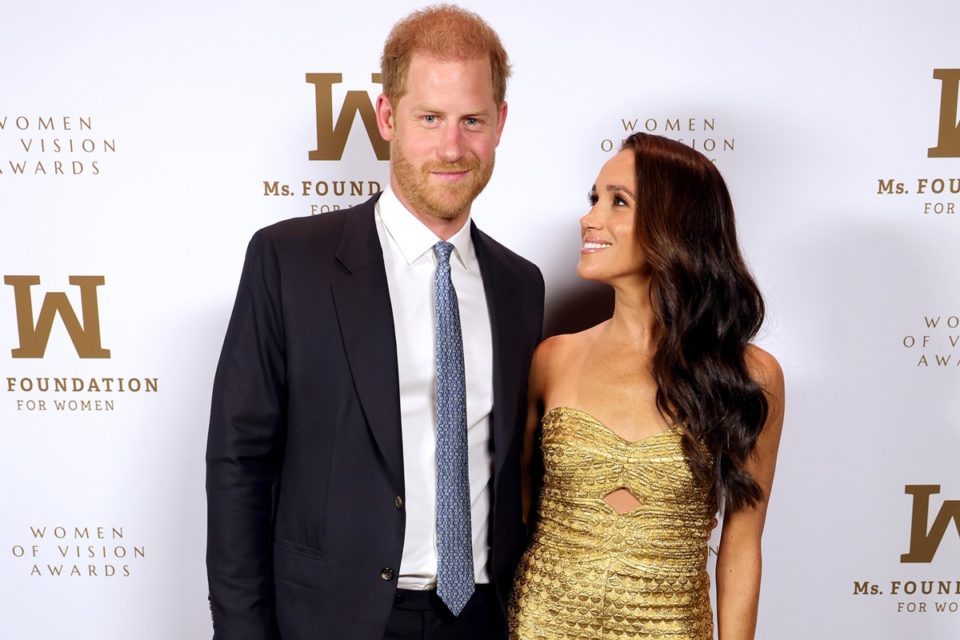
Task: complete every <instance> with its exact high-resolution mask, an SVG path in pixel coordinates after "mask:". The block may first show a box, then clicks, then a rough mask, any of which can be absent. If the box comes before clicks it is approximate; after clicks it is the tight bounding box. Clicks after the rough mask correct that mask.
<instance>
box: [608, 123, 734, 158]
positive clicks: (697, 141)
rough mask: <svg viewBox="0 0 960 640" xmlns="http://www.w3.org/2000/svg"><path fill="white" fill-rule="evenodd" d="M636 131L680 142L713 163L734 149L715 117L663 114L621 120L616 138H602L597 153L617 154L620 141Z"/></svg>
mask: <svg viewBox="0 0 960 640" xmlns="http://www.w3.org/2000/svg"><path fill="white" fill-rule="evenodd" d="M638 131H639V132H644V133H652V134H656V135H660V136H664V137H666V138H671V139H673V140H676V141H677V142H682V143H683V144H685V145H687V146H688V147H690V148H691V149H694V150H696V151H699V152H700V153H702V154H703V155H705V156H707V157H708V158H710V159H711V160H712V161H714V162H717V161H719V160H720V159H721V158H722V157H727V156H729V154H731V153H733V152H734V151H736V149H737V139H736V137H735V136H733V135H730V133H729V132H724V130H723V128H722V127H718V125H717V119H716V117H713V116H689V115H677V114H667V115H660V116H656V117H650V116H634V115H631V116H625V117H621V118H620V124H619V126H618V127H617V132H618V135H617V136H610V137H606V138H602V139H601V140H600V150H601V151H603V152H604V153H611V152H613V153H615V152H617V151H619V150H620V145H621V144H622V143H623V140H624V139H626V138H627V137H628V136H630V135H631V134H633V133H637V132H638Z"/></svg>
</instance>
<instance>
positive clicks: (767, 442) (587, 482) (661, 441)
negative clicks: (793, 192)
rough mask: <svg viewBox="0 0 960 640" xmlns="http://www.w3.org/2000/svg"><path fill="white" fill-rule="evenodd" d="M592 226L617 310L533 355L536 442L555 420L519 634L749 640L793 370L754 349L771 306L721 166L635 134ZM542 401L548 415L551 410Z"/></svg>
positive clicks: (608, 169)
mask: <svg viewBox="0 0 960 640" xmlns="http://www.w3.org/2000/svg"><path fill="white" fill-rule="evenodd" d="M590 204H591V208H590V211H589V212H588V213H587V214H586V215H585V216H583V218H581V220H580V226H581V235H582V238H583V244H582V248H581V251H580V262H579V264H578V266H577V271H578V273H579V274H580V276H581V277H583V278H586V279H588V280H596V281H598V282H603V283H606V284H608V285H610V286H611V287H613V290H614V293H615V307H614V312H613V317H611V318H610V319H609V320H607V321H606V322H603V323H601V324H599V325H597V326H595V327H592V328H590V329H587V330H586V331H583V332H581V333H577V334H572V335H563V336H556V337H553V338H550V339H549V340H546V341H545V342H543V343H542V344H541V345H540V346H539V347H538V348H537V351H536V353H535V354H534V360H533V365H532V369H531V374H530V397H529V414H528V415H529V417H528V423H527V430H526V433H525V440H524V460H525V465H526V468H527V474H526V475H527V482H526V486H525V488H524V503H525V507H526V508H527V509H528V511H529V505H530V504H531V495H530V494H531V490H530V484H531V483H530V481H529V468H530V462H531V459H532V456H533V449H534V447H535V440H536V438H535V433H536V430H537V426H538V424H539V423H540V417H541V416H542V428H543V432H542V453H543V463H544V485H543V489H542V491H541V493H540V500H539V510H538V514H539V516H538V518H537V524H536V527H535V528H534V532H533V538H532V542H531V545H530V547H529V549H528V550H527V552H526V554H525V555H524V557H523V560H522V562H521V564H520V567H519V569H518V574H517V582H516V585H515V588H514V594H513V597H512V598H511V603H510V634H511V638H514V639H517V640H534V639H546V640H561V639H562V640H573V639H578V640H590V639H600V638H604V639H607V638H664V639H666V638H675V639H676V638H683V639H685V640H709V639H712V638H713V612H712V609H711V605H710V578H709V576H708V574H707V571H706V566H707V540H708V539H709V537H710V533H711V529H712V527H713V524H714V522H715V521H714V519H713V518H714V515H715V514H716V513H717V511H718V510H719V508H720V506H721V505H722V506H723V507H724V513H725V517H724V523H723V533H722V537H721V541H720V550H719V555H718V558H717V569H716V576H717V613H718V616H717V620H718V630H719V637H720V639H721V640H741V639H750V638H753V634H754V630H755V627H756V617H757V602H758V597H759V592H760V536H761V533H762V531H763V522H764V517H765V514H766V508H767V500H768V498H769V495H770V487H771V484H772V481H773V473H774V467H775V463H776V456H777V447H778V444H779V441H780V430H781V426H782V423H783V374H782V372H781V370H780V367H779V365H778V364H777V361H776V360H775V359H774V358H773V357H772V356H771V355H770V354H768V353H766V352H764V351H763V350H761V349H759V348H758V347H756V346H753V345H751V344H749V340H750V339H751V338H752V337H753V336H754V335H755V334H756V332H757V330H758V329H759V328H760V325H761V323H762V322H763V300H762V298H761V296H760V292H759V290H758V289H757V286H756V284H755V283H754V281H753V279H752V278H751V276H750V274H749V272H748V270H747V268H746V266H745V265H744V262H743V259H742V258H741V256H740V251H739V248H738V246H737V240H736V232H735V229H734V221H733V207H732V205H731V202H730V196H729V194H728V192H727V189H726V186H725V184H724V182H723V179H722V178H721V176H720V173H719V172H718V171H717V169H716V167H714V165H713V164H712V163H711V162H710V161H709V160H707V159H706V158H705V157H703V156H702V155H701V154H699V153H697V152H696V151H693V150H692V149H690V148H688V147H686V146H684V145H682V144H680V143H678V142H674V141H672V140H668V139H666V138H662V137H659V136H651V135H647V134H643V133H638V134H634V135H632V136H630V137H629V138H628V139H627V140H626V141H625V142H624V144H623V147H622V149H621V151H620V152H619V153H618V154H617V155H616V156H614V157H613V158H612V159H610V160H609V161H608V162H607V163H606V164H605V165H604V166H603V168H602V169H601V171H600V175H599V176H598V177H597V182H596V184H595V185H594V187H593V189H592V191H591V193H590ZM544 409H545V412H544Z"/></svg>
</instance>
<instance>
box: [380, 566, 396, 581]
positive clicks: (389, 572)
mask: <svg viewBox="0 0 960 640" xmlns="http://www.w3.org/2000/svg"><path fill="white" fill-rule="evenodd" d="M380 579H381V580H383V581H384V582H390V581H391V580H393V569H391V568H390V567H386V568H384V569H381V570H380Z"/></svg>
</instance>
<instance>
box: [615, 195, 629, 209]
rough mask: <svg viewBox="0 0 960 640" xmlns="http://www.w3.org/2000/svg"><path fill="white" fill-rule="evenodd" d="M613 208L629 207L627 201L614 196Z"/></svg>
mask: <svg viewBox="0 0 960 640" xmlns="http://www.w3.org/2000/svg"><path fill="white" fill-rule="evenodd" d="M613 206H615V207H625V206H627V201H626V200H624V199H623V198H621V197H620V196H613Z"/></svg>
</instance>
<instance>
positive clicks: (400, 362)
mask: <svg viewBox="0 0 960 640" xmlns="http://www.w3.org/2000/svg"><path fill="white" fill-rule="evenodd" d="M376 226H377V235H378V236H379V238H380V246H381V247H382V248H383V262H384V266H385V268H386V272H387V285H388V287H389V289H390V303H391V305H392V307H393V324H394V329H395V332H396V338H397V366H398V373H399V381H400V422H401V428H402V432H403V477H404V485H405V488H406V490H405V493H406V495H405V498H404V499H405V508H406V515H407V522H406V532H405V535H404V541H403V555H402V557H401V560H400V573H399V578H398V581H397V586H398V587H400V588H401V589H433V588H436V584H437V407H436V396H435V393H436V380H437V374H436V370H437V366H436V346H435V340H434V334H435V328H434V315H433V314H434V277H435V274H436V264H437V258H436V255H435V254H434V252H433V246H434V245H435V244H436V243H437V242H439V241H440V238H438V237H437V236H436V235H435V234H434V233H433V231H431V230H430V229H429V228H427V227H426V226H425V225H424V224H423V223H421V222H420V221H419V220H417V218H416V217H414V215H413V214H412V213H410V212H409V211H408V210H407V209H406V207H404V206H403V204H402V203H401V202H400V201H399V200H398V199H397V197H396V195H395V194H394V193H393V191H391V190H390V188H389V187H388V188H387V189H385V190H384V192H383V195H381V196H380V199H379V200H378V201H377V204H376ZM448 242H450V243H451V244H453V246H454V251H453V253H452V255H451V257H450V273H451V278H452V280H453V286H454V289H456V292H457V302H458V305H459V308H460V326H461V331H462V334H463V355H464V366H465V375H466V390H467V441H468V446H469V452H468V459H469V476H470V524H471V528H472V530H473V571H474V577H475V579H476V582H477V583H488V582H490V577H489V572H488V570H487V558H488V556H489V538H488V534H489V529H490V522H489V521H490V506H491V478H492V475H493V455H492V451H491V447H490V410H491V408H492V407H493V339H492V337H491V332H490V316H489V313H488V311H487V298H486V294H485V293H484V289H483V280H482V279H481V277H480V265H479V264H478V263H477V254H476V252H475V250H474V246H473V239H472V238H471V237H470V220H469V219H468V220H467V222H466V223H465V224H464V225H463V227H462V228H461V229H460V230H459V231H458V232H457V233H456V234H454V235H453V237H451V238H450V239H449V240H448Z"/></svg>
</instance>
